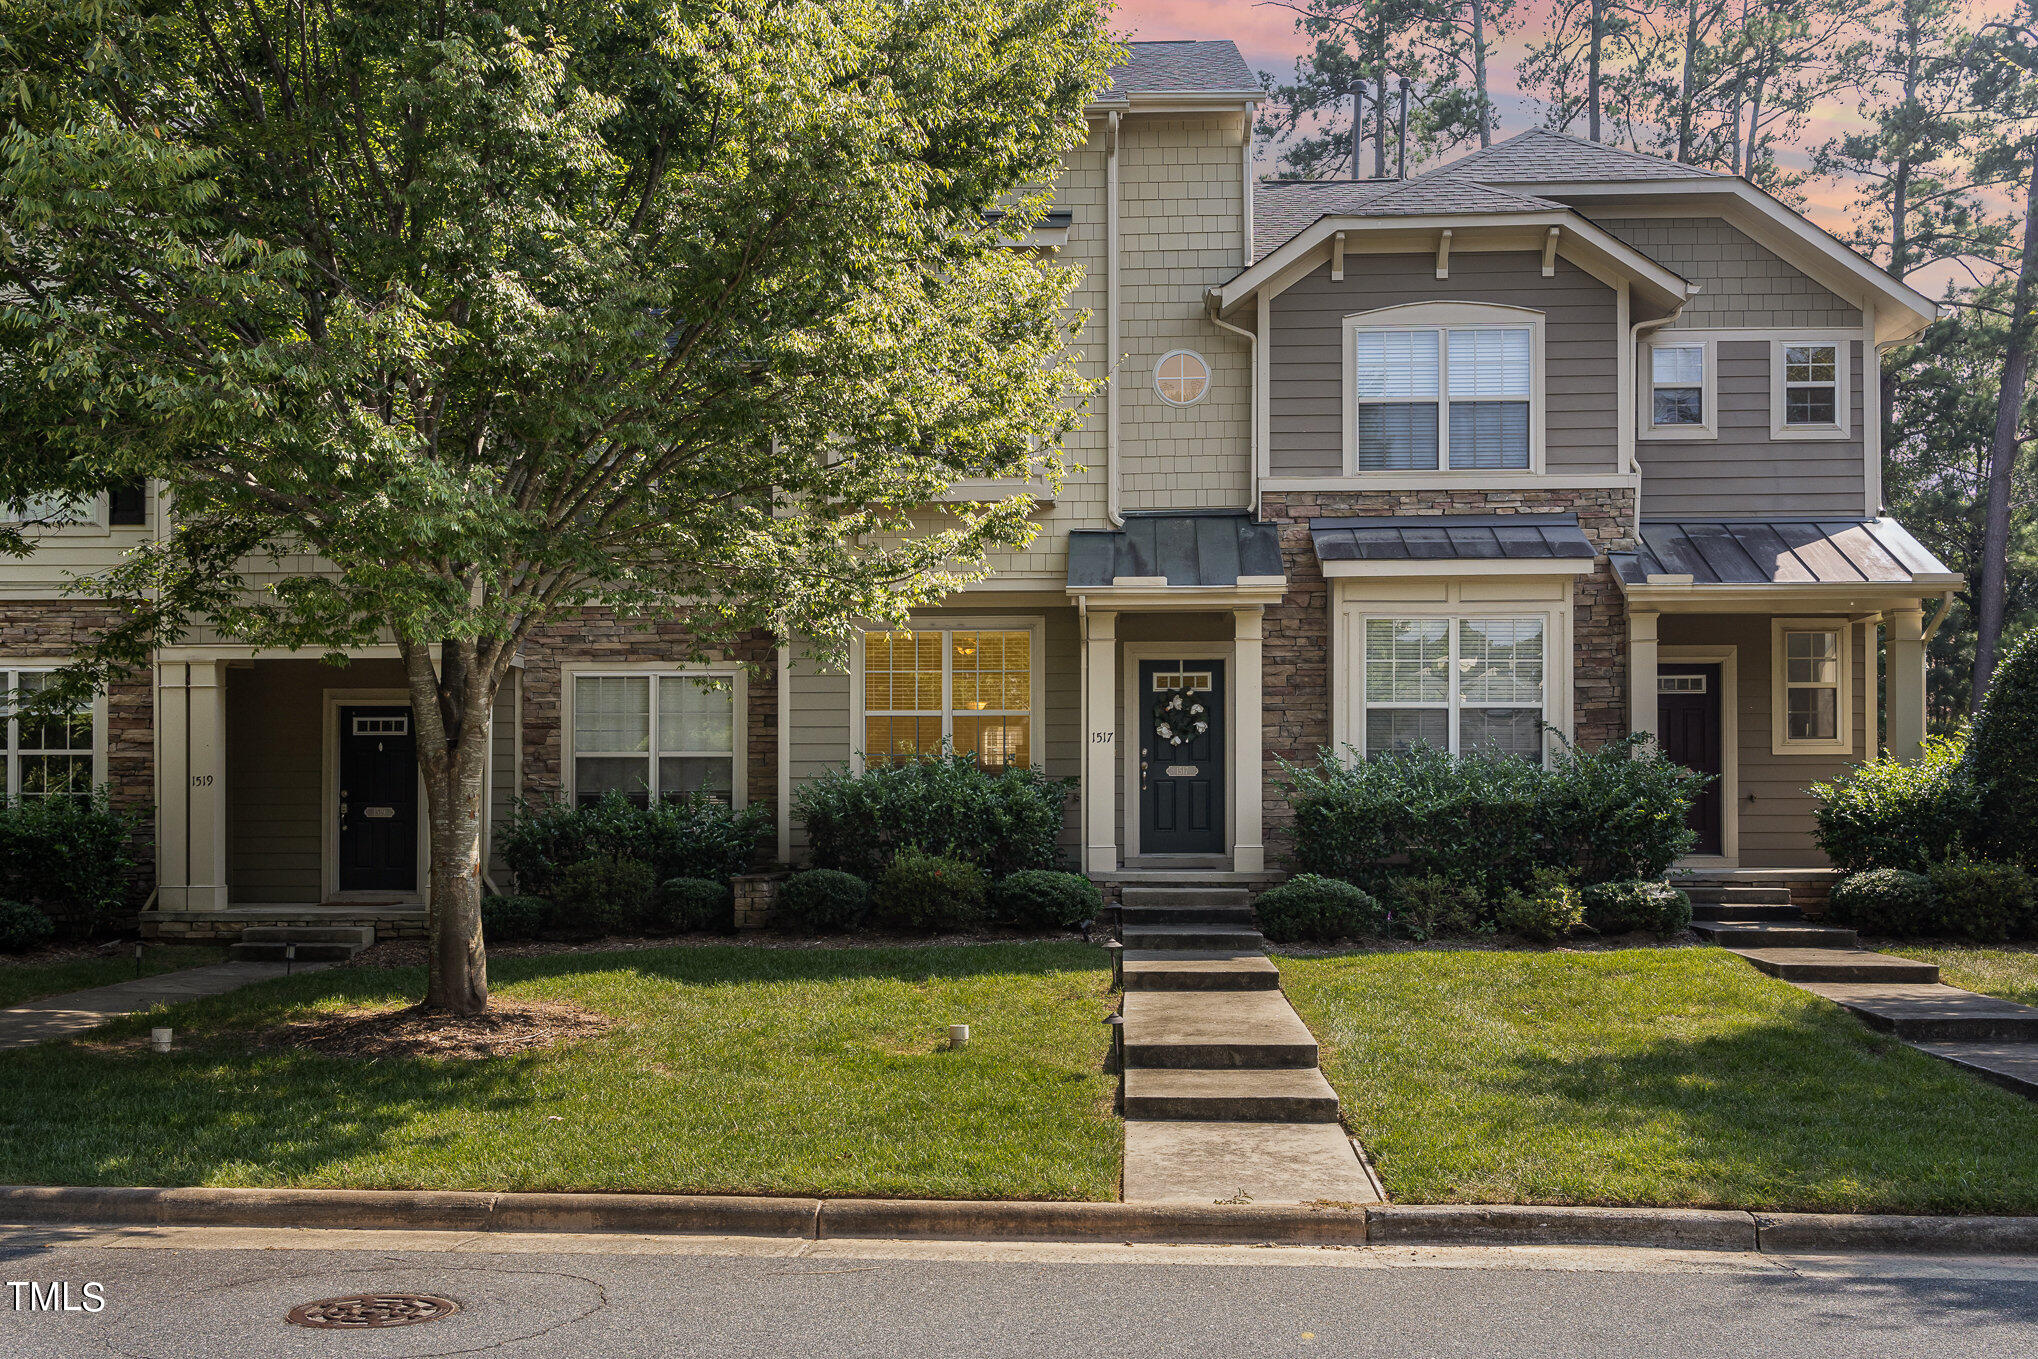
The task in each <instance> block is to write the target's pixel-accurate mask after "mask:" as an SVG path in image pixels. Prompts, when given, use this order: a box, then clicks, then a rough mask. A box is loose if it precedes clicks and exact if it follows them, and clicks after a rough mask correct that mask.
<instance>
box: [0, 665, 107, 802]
mask: <svg viewBox="0 0 2038 1359" xmlns="http://www.w3.org/2000/svg"><path fill="white" fill-rule="evenodd" d="M48 682H49V672H48V671H46V670H0V710H4V711H5V713H6V715H7V718H6V724H5V726H6V741H7V785H6V789H5V791H6V795H7V798H8V800H9V801H13V800H16V799H20V798H38V797H65V796H68V797H89V796H91V793H92V789H93V786H94V784H95V783H97V781H98V773H99V770H98V764H99V756H98V714H97V713H96V711H95V710H94V708H92V707H86V708H82V709H79V710H77V711H75V712H73V713H71V714H70V715H68V716H48V717H26V716H22V715H21V714H20V713H18V712H17V711H16V710H17V709H18V708H19V706H20V704H21V702H22V700H24V699H26V698H27V697H28V696H29V695H31V694H33V693H35V691H36V690H38V689H40V688H42V687H43V685H44V684H46V683H48Z"/></svg>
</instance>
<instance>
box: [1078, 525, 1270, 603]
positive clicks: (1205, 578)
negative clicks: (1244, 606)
mask: <svg viewBox="0 0 2038 1359" xmlns="http://www.w3.org/2000/svg"><path fill="white" fill-rule="evenodd" d="M1286 588H1287V574H1286V572H1284V571H1283V570H1282V567H1281V530H1280V526H1279V525H1278V524H1263V523H1258V522H1255V521H1254V520H1253V519H1252V518H1251V517H1250V516H1248V515H1246V514H1244V513H1231V514H1137V515H1127V516H1126V519H1125V527H1124V528H1122V529H1111V530H1103V529H1077V530H1075V531H1073V532H1071V533H1070V534H1069V577H1068V589H1069V593H1070V594H1099V593H1108V592H1112V591H1120V592H1123V591H1135V592H1147V593H1153V592H1161V593H1163V594H1166V593H1183V594H1187V593H1197V594H1203V595H1213V594H1219V593H1225V592H1230V593H1238V592H1241V591H1256V592H1268V591H1271V592H1273V597H1274V598H1279V595H1280V592H1281V591H1283V590H1285V589H1286Z"/></svg>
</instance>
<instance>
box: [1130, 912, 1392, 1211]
mask: <svg viewBox="0 0 2038 1359" xmlns="http://www.w3.org/2000/svg"><path fill="white" fill-rule="evenodd" d="M1119 935H1120V939H1121V942H1123V943H1124V945H1125V952H1124V954H1123V955H1122V956H1121V959H1120V963H1121V969H1122V976H1123V980H1124V986H1125V1001H1124V1005H1123V1019H1124V1026H1123V1029H1122V1030H1121V1037H1122V1055H1123V1058H1124V1070H1123V1073H1122V1076H1121V1080H1122V1082H1123V1084H1122V1087H1121V1088H1122V1091H1123V1106H1124V1112H1125V1201H1126V1202H1127V1203H1175V1204H1217V1203H1240V1204H1243V1203H1252V1204H1292V1203H1318V1202H1336V1203H1378V1202H1380V1193H1379V1190H1378V1189H1377V1188H1376V1187H1375V1185H1374V1183H1373V1180H1372V1177H1371V1176H1370V1175H1369V1174H1368V1173H1367V1170H1366V1167H1365V1166H1364V1164H1362V1163H1361V1161H1360V1160H1359V1155H1358V1151H1357V1149H1356V1147H1354V1145H1353V1143H1352V1140H1351V1138H1350V1137H1348V1136H1347V1135H1346V1134H1345V1130H1344V1128H1343V1127H1342V1126H1341V1125H1340V1124H1339V1123H1338V1100H1337V1094H1336V1092H1335V1091H1333V1090H1332V1089H1331V1088H1330V1083H1329V1082H1328V1081H1326V1080H1324V1078H1323V1073H1322V1072H1321V1071H1319V1070H1317V1067H1316V1038H1315V1035H1313V1034H1311V1033H1310V1032H1309V1026H1308V1025H1306V1024H1304V1023H1303V1022H1302V1017H1301V1016H1300V1015H1298V1014H1296V1013H1295V1008H1294V1007H1293V1006H1292V1005H1290V1004H1289V1003H1288V998H1287V996H1285V995H1283V994H1282V993H1281V990H1280V986H1281V974H1280V972H1279V970H1278V969H1277V968H1276V967H1275V966H1274V964H1273V961H1272V960H1271V959H1269V958H1268V957H1267V955H1266V950H1265V947H1264V945H1265V941H1264V940H1263V939H1261V937H1260V934H1259V931H1258V930H1257V929H1255V928H1254V925H1253V914H1252V907H1251V906H1250V905H1249V904H1248V903H1247V899H1246V894H1245V892H1244V891H1243V890H1241V889H1237V888H1221V887H1169V888H1163V887H1127V888H1125V889H1124V895H1123V902H1122V905H1121V907H1120V910H1119Z"/></svg>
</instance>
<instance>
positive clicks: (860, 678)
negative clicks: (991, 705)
mask: <svg viewBox="0 0 2038 1359" xmlns="http://www.w3.org/2000/svg"><path fill="white" fill-rule="evenodd" d="M872 632H914V633H940V634H941V733H940V739H941V740H942V741H943V742H944V743H952V742H953V741H954V739H955V718H956V717H957V715H958V713H959V711H960V710H958V709H957V708H956V706H955V655H954V647H955V640H954V634H956V633H958V632H1025V633H1030V634H1031V636H1030V638H1029V639H1028V641H1027V685H1026V693H1027V697H1028V699H1029V700H1030V706H1029V707H1028V708H1027V709H1026V710H1025V711H1023V712H1021V711H1020V710H1018V709H997V710H995V711H993V710H988V709H986V710H982V711H979V710H975V709H971V710H969V711H967V712H961V714H960V715H962V716H971V717H976V716H983V717H999V716H1015V717H1024V718H1026V719H1027V731H1028V742H1029V744H1030V745H1031V746H1032V752H1031V754H1032V758H1031V761H1030V763H1031V764H1032V765H1033V766H1035V767H1040V766H1044V765H1045V764H1046V762H1047V760H1046V726H1045V709H1044V702H1045V700H1044V697H1043V695H1042V692H1041V690H1042V685H1043V682H1044V680H1045V678H1046V656H1045V649H1046V641H1047V620H1046V619H1045V618H1043V617H1041V616H1039V615H1026V616H1019V617H1011V618H997V617H975V616H972V617H966V618H938V619H937V618H927V619H920V618H916V619H913V620H911V621H909V622H908V623H907V624H906V626H905V627H903V628H896V629H894V628H870V629H866V630H864V631H860V632H858V633H857V634H856V636H855V638H854V639H853V641H852V642H851V643H850V650H849V683H850V690H851V703H852V705H853V707H852V711H853V712H854V713H855V719H854V720H855V726H854V728H853V729H852V731H851V732H850V738H849V744H850V758H849V764H850V769H851V770H852V771H853V772H855V773H858V774H861V773H862V772H863V771H864V768H865V751H864V746H865V745H866V744H867V742H868V737H867V735H866V733H867V732H868V730H869V719H870V718H871V717H873V716H878V717H882V716H889V715H894V714H908V715H913V714H922V713H925V712H926V710H923V709H911V710H908V709H898V708H871V707H870V706H869V705H868V703H867V702H866V698H867V694H868V690H867V687H866V685H865V683H864V678H865V673H866V670H865V651H866V647H865V639H866V638H867V637H868V636H869V634H870V633H872Z"/></svg>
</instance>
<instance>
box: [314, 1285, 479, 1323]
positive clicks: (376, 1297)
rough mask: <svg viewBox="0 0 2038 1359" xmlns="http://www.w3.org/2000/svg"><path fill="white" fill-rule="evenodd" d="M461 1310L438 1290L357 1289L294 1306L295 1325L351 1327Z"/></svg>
mask: <svg viewBox="0 0 2038 1359" xmlns="http://www.w3.org/2000/svg"><path fill="white" fill-rule="evenodd" d="M459 1310H460V1304H459V1303H457V1302H455V1301H453V1300H452V1299H451V1298H442V1297H439V1296H438V1295H437V1294H435V1293H356V1294H354V1295H353V1296H352V1297H346V1298H320V1299H319V1300H318V1301H317V1302H307V1303H305V1304H304V1305H303V1306H302V1307H293V1308H291V1309H290V1324H291V1325H293V1326H317V1327H320V1328H322V1329H325V1330H341V1331H351V1330H358V1329H363V1328H366V1327H369V1326H410V1325H414V1324H415V1323H417V1322H420V1321H437V1320H438V1319H439V1318H440V1317H449V1316H451V1315H453V1313H455V1312H457V1311H459Z"/></svg>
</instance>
